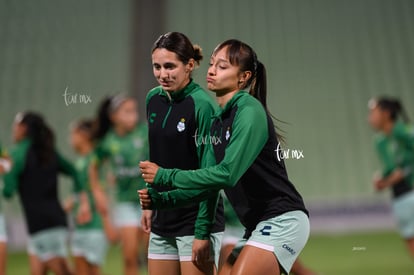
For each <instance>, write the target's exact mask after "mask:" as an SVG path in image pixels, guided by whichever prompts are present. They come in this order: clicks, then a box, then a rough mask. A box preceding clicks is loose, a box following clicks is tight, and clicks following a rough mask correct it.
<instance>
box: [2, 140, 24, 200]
mask: <svg viewBox="0 0 414 275" xmlns="http://www.w3.org/2000/svg"><path fill="white" fill-rule="evenodd" d="M27 150H28V146H25V145H24V144H20V145H17V146H16V148H15V149H14V150H13V151H12V152H11V161H12V168H11V170H10V171H9V172H8V173H6V174H5V175H4V188H3V196H4V197H6V198H11V197H12V196H13V194H14V193H15V192H16V190H17V187H18V186H19V177H20V174H21V173H22V172H23V169H24V165H25V161H26V154H27Z"/></svg>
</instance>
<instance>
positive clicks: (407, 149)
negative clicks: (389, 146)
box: [393, 122, 414, 177]
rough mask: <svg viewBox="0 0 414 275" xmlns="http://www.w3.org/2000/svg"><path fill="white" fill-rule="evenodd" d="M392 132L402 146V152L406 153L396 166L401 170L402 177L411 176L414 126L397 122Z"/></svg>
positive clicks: (413, 153)
mask: <svg viewBox="0 0 414 275" xmlns="http://www.w3.org/2000/svg"><path fill="white" fill-rule="evenodd" d="M393 134H394V136H395V137H396V138H397V140H398V141H399V143H400V144H401V145H402V146H403V148H404V154H406V155H405V156H404V157H403V159H402V160H401V161H400V162H399V163H397V164H396V166H397V167H398V168H400V169H402V170H403V173H404V177H411V175H412V174H413V173H414V171H413V164H412V161H413V157H412V156H413V155H414V126H413V125H407V124H404V123H400V122H399V123H397V125H396V127H394V129H393ZM407 158H408V159H407Z"/></svg>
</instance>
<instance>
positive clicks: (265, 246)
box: [246, 241, 275, 252]
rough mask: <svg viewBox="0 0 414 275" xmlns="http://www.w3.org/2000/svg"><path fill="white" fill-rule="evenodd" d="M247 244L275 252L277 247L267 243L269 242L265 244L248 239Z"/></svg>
mask: <svg viewBox="0 0 414 275" xmlns="http://www.w3.org/2000/svg"><path fill="white" fill-rule="evenodd" d="M246 245H251V246H254V247H258V248H261V249H264V250H267V251H270V252H275V248H274V247H273V245H267V244H263V243H259V242H255V241H247V243H246Z"/></svg>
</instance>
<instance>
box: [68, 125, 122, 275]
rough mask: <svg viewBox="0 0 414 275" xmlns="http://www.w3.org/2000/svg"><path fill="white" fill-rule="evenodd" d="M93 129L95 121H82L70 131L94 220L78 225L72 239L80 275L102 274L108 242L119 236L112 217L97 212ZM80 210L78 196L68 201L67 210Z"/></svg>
mask: <svg viewBox="0 0 414 275" xmlns="http://www.w3.org/2000/svg"><path fill="white" fill-rule="evenodd" d="M93 130H94V122H93V120H80V121H78V122H76V123H74V124H73V125H72V127H71V129H70V142H71V145H72V148H73V149H74V150H75V152H76V153H77V154H78V155H79V158H78V159H77V161H76V162H75V167H76V169H77V171H78V173H79V176H80V179H81V181H82V183H83V184H84V185H85V186H86V190H87V192H88V198H89V202H90V206H91V220H90V221H89V222H88V223H86V224H79V223H77V222H75V231H74V233H73V236H72V240H71V249H72V255H73V256H74V260H75V274H76V275H100V274H102V273H101V266H102V265H103V263H104V261H105V256H106V253H107V249H108V239H109V240H110V241H111V242H114V241H115V240H116V239H117V237H118V236H117V232H115V230H114V228H113V227H112V223H111V220H110V217H109V214H108V213H104V214H103V215H100V214H99V213H98V212H97V210H96V207H95V201H94V198H93V195H92V191H91V186H90V183H89V173H88V172H89V166H90V164H91V162H92V160H93V158H94V142H93V134H94V132H93ZM78 207H79V202H78V199H77V198H76V196H72V197H70V198H68V199H67V200H66V206H65V210H66V211H67V212H71V211H73V210H75V211H76V210H77V208H78ZM75 213H76V212H75ZM105 232H106V235H105Z"/></svg>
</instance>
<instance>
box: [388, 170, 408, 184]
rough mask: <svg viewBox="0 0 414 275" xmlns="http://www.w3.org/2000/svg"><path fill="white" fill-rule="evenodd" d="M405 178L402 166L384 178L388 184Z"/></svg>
mask: <svg viewBox="0 0 414 275" xmlns="http://www.w3.org/2000/svg"><path fill="white" fill-rule="evenodd" d="M402 180H404V171H403V170H402V169H401V168H397V169H395V170H394V171H393V172H392V173H391V174H390V175H389V176H387V177H385V178H384V181H385V183H386V185H387V186H393V185H395V184H397V183H399V182H401V181H402Z"/></svg>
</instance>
